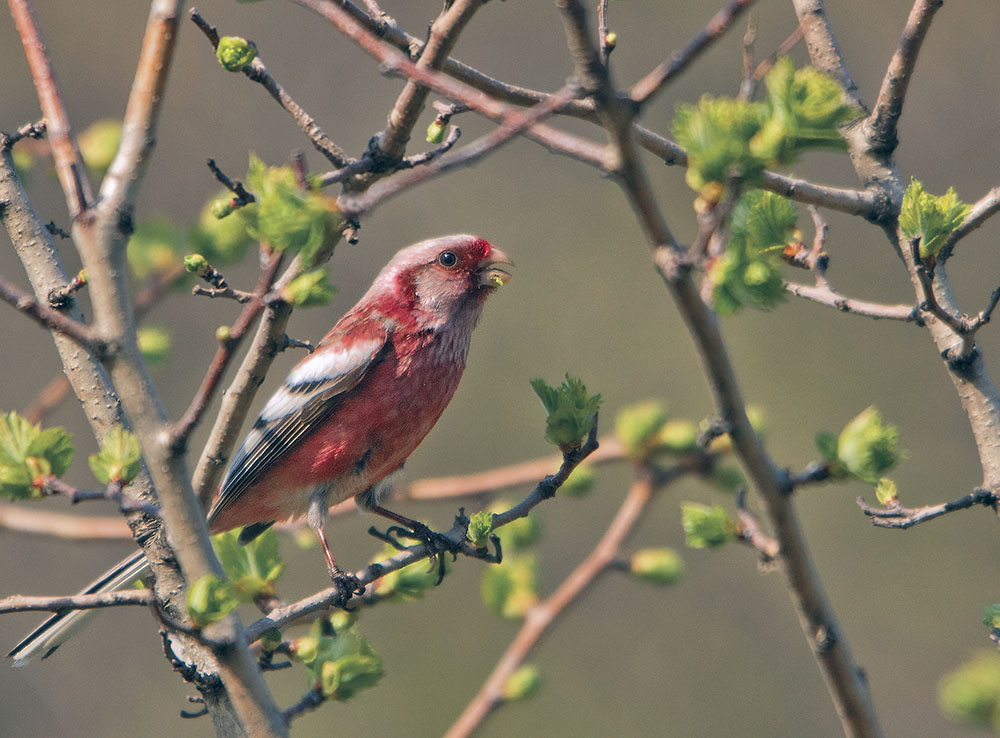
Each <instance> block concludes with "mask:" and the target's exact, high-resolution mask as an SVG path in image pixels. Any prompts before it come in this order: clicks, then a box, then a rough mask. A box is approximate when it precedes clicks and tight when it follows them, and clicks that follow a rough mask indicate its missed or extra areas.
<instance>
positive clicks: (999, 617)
mask: <svg viewBox="0 0 1000 738" xmlns="http://www.w3.org/2000/svg"><path fill="white" fill-rule="evenodd" d="M984 613H985V614H984V616H983V625H985V626H986V627H987V628H990V629H991V630H992V629H993V628H1000V603H994V604H992V605H987V606H986V608H985V610H984Z"/></svg>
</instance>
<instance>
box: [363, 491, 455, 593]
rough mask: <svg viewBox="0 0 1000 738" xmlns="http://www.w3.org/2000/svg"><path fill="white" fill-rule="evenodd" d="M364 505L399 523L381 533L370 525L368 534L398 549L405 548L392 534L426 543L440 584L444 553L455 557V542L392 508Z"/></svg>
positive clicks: (443, 570)
mask: <svg viewBox="0 0 1000 738" xmlns="http://www.w3.org/2000/svg"><path fill="white" fill-rule="evenodd" d="M365 507H366V509H368V510H370V511H371V512H373V513H375V514H376V515H381V516H382V517H383V518H388V519H389V520H392V521H394V522H396V523H399V525H398V526H396V525H393V526H390V527H389V528H388V529H386V532H385V533H381V532H380V531H378V530H377V529H376V528H375V526H372V527H371V528H369V529H368V533H369V534H371V535H373V536H375V537H376V538H378V539H380V540H383V541H386V542H388V543H390V544H392V545H393V546H395V547H396V548H399V549H402V548H405V546H403V545H402V544H401V543H399V541H398V539H396V538H394V537H393V535H396V536H403V537H405V538H413V539H414V540H418V541H422V542H423V543H425V544H427V547H428V548H429V549H430V550H431V552H432V554H433V555H432V557H431V566H432V567H433V566H434V564H435V563H436V564H437V568H438V579H437V584H440V583H441V580H442V579H444V573H445V558H444V555H445V553H450V554H451V555H452V558H453V560H454V559H455V558H457V555H456V553H455V544H453V543H452V542H451V541H450V540H449V539H448V537H447V536H445V535H443V534H441V533H438V532H436V531H433V530H431V529H430V528H428V527H427V526H426V525H424V524H423V523H421V522H419V521H417V520H413V519H412V518H408V517H406V516H405V515H400V514H399V513H395V512H393V511H392V510H387V509H386V508H384V507H382V506H381V505H377V504H367V505H365Z"/></svg>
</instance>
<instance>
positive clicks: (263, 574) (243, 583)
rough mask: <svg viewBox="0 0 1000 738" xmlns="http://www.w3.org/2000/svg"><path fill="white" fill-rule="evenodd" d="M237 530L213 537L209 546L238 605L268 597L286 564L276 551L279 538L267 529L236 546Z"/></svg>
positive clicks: (237, 543)
mask: <svg viewBox="0 0 1000 738" xmlns="http://www.w3.org/2000/svg"><path fill="white" fill-rule="evenodd" d="M239 536H240V531H239V530H238V529H234V530H230V531H226V532H225V533H219V534H218V535H215V536H212V546H213V547H214V548H215V553H216V555H217V556H218V557H219V562H220V563H221V564H222V568H223V569H225V570H226V576H227V577H229V579H230V580H231V581H232V584H233V592H234V593H235V595H236V596H237V597H238V598H239V599H240V601H241V602H248V601H250V600H252V599H254V598H256V597H260V596H265V597H271V596H273V595H274V593H275V585H276V583H277V581H278V577H280V576H281V574H282V573H283V572H284V570H285V562H284V561H283V560H282V559H281V554H280V553H279V552H278V536H277V535H276V534H275V532H274V530H273V529H271V530H266V531H264V532H263V533H261V534H260V535H259V536H257V537H256V538H254V539H253V540H252V541H250V542H249V543H247V544H245V545H241V544H240V543H239Z"/></svg>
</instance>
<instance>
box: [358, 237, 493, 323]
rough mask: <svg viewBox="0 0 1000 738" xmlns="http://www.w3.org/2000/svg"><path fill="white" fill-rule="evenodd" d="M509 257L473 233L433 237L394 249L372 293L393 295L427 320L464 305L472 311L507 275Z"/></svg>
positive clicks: (439, 318)
mask: <svg viewBox="0 0 1000 738" xmlns="http://www.w3.org/2000/svg"><path fill="white" fill-rule="evenodd" d="M512 267H513V262H511V260H510V258H509V257H508V256H507V255H506V254H505V253H504V252H503V251H501V250H500V249H498V248H496V247H495V246H493V244H491V243H490V242H489V241H487V240H486V239H483V238H479V237H478V236H470V235H464V234H463V235H457V236H442V237H440V238H432V239H429V240H427V241H421V242H420V243H417V244H414V245H413V246H408V247H407V248H405V249H402V250H401V251H399V252H398V253H397V254H396V255H395V256H394V257H393V258H392V261H390V262H389V263H388V264H387V265H386V266H385V268H384V269H383V270H382V272H381V273H380V274H379V276H378V278H377V279H376V280H375V283H374V284H373V285H372V290H371V293H374V294H392V295H394V296H395V297H396V298H397V299H398V300H399V301H400V303H401V304H402V305H405V306H406V307H407V308H409V309H411V310H417V311H419V312H420V313H423V314H424V315H425V316H426V317H427V318H428V319H430V322H445V321H447V320H448V319H449V318H451V317H452V316H455V315H457V314H458V313H460V312H462V311H463V310H466V309H470V308H471V309H473V310H474V311H475V312H476V313H477V314H478V311H479V308H481V307H482V304H483V301H484V300H485V299H486V297H487V295H489V294H490V293H491V292H493V291H494V290H496V288H497V287H500V286H502V285H503V284H505V283H506V282H507V281H509V280H510V278H511V268H512Z"/></svg>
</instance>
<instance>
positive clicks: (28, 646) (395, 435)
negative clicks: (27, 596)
mask: <svg viewBox="0 0 1000 738" xmlns="http://www.w3.org/2000/svg"><path fill="white" fill-rule="evenodd" d="M512 267H513V263H512V262H511V260H510V258H509V257H508V256H507V255H506V254H505V253H504V252H503V251H501V250H500V249H498V248H497V247H495V246H493V245H492V244H491V243H490V242H489V241H487V240H486V239H484V238H480V237H478V236H473V235H469V234H460V235H451V236H443V237H439V238H432V239H428V240H425V241H421V242H419V243H416V244H414V245H412V246H408V247H406V248H404V249H401V250H400V251H399V252H397V253H396V255H395V256H394V257H393V258H392V259H391V260H390V261H389V263H388V264H387V265H386V266H385V267H384V268H383V269H382V271H381V272H379V274H378V276H377V277H376V278H375V280H374V282H373V283H372V285H371V287H370V288H369V289H368V291H367V292H366V293H365V294H364V295H363V296H362V297H361V299H360V300H359V301H358V303H357V304H356V305H355V306H354V307H353V308H351V309H350V310H349V311H348V312H347V313H346V314H345V315H344V316H343V317H342V318H340V320H338V321H337V323H336V324H335V325H334V326H333V328H332V329H331V330H330V331H329V332H328V333H327V334H326V335H325V336H324V337H323V338H322V339H321V340H320V341H319V342H318V344H317V345H316V348H315V350H314V351H312V352H311V353H310V354H308V355H307V356H306V357H304V358H303V359H302V360H301V361H299V362H298V363H297V364H296V365H295V366H294V367H293V368H292V370H291V371H290V372H289V373H288V376H287V377H286V378H285V380H284V382H283V383H282V385H281V386H280V387H279V388H278V389H277V391H276V392H275V393H274V394H273V395H272V396H271V398H270V399H269V400H268V401H267V403H266V404H265V405H264V407H263V409H262V410H261V412H260V414H259V415H258V417H257V419H256V420H255V421H254V423H253V425H252V427H251V429H250V432H249V433H248V434H247V436H246V438H245V439H244V441H243V443H242V444H241V446H240V448H239V450H238V451H237V452H236V454H235V455H234V456H233V458H232V461H231V463H230V465H229V467H228V470H227V472H226V475H225V477H224V479H223V481H222V484H221V485H220V487H219V490H218V492H217V494H216V496H215V498H214V501H213V503H212V506H211V508H210V509H209V512H208V518H207V521H208V527H209V531H210V532H211V533H213V534H215V533H221V532H224V531H227V530H232V529H235V528H241V529H242V530H241V532H240V535H239V541H240V543H247V542H249V541H251V540H253V539H254V538H255V537H257V536H258V535H260V534H261V533H263V532H264V531H265V530H267V529H268V528H269V527H270V526H271V525H273V524H274V523H276V522H279V521H283V520H287V519H289V518H298V517H302V516H305V518H306V521H307V523H308V525H309V526H310V527H311V528H312V529H313V531H315V533H316V536H317V537H318V539H319V542H320V546H321V548H322V550H323V554H324V558H325V560H326V566H327V571H328V573H329V575H330V578H331V579H332V580H333V582H334V583H335V584H336V585H337V586H338V588H339V589H340V590H341V594H342V598H343V600H344V601H345V602H346V600H347V599H349V598H350V596H351V594H354V593H357V592H361V591H363V586H361V585H360V583H359V582H358V580H357V579H356V578H355V577H354V576H353V575H351V574H347V573H345V572H344V571H343V570H342V569H341V568H340V567H339V566H338V565H337V563H336V560H335V559H334V557H333V553H332V551H331V549H330V545H329V541H328V539H327V535H326V522H327V516H328V510H329V508H330V506H331V505H334V504H336V503H338V502H341V501H343V500H346V499H348V498H349V497H354V499H355V501H356V502H357V504H358V507H359V508H361V509H363V510H367V511H371V512H373V513H376V514H379V515H382V516H384V517H386V518H389V519H390V520H392V521H394V522H395V523H397V524H398V525H400V526H404V527H405V528H407V529H409V531H411V532H413V534H414V535H415V536H416V537H417V538H423V539H425V540H426V539H427V538H428V537H430V536H432V535H436V534H433V532H432V531H430V530H429V529H428V528H427V527H426V526H424V525H423V524H421V523H418V522H416V521H414V520H411V519H409V518H407V517H405V516H402V515H400V514H398V513H395V512H393V511H391V510H388V509H386V508H385V507H383V506H382V505H381V502H382V500H383V497H384V496H385V493H386V492H387V491H388V490H389V489H391V486H392V483H393V480H394V478H395V477H396V476H397V474H398V473H399V472H400V470H401V469H402V467H403V464H404V462H405V461H406V459H407V457H409V455H410V454H411V453H412V452H413V451H414V449H416V447H417V446H418V445H419V444H420V442H421V441H422V440H423V439H424V437H425V436H426V435H427V433H428V432H430V430H431V428H433V427H434V425H435V423H436V422H437V420H438V418H439V417H440V416H441V414H442V413H443V412H444V410H445V408H446V407H447V405H448V403H449V401H450V400H451V398H452V396H453V395H454V393H455V390H456V388H457V387H458V383H459V380H460V379H461V376H462V373H463V371H464V369H465V363H466V357H467V355H468V351H469V346H470V343H471V339H472V332H473V329H474V328H475V326H476V323H477V322H478V320H479V317H480V315H481V313H482V310H483V306H484V303H485V301H486V298H487V297H488V296H489V295H490V294H491V293H493V292H495V291H496V289H497V288H498V287H500V286H502V285H504V284H505V283H506V282H508V281H509V280H510V279H511V276H512V274H511V269H512ZM147 568H148V564H147V563H146V560H145V558H144V557H143V553H142V551H139V552H137V553H136V554H134V555H133V556H131V557H129V558H128V559H126V560H124V561H122V562H120V563H119V564H118V565H117V566H116V567H114V568H113V569H111V570H109V571H108V572H106V573H105V574H104V575H102V576H101V577H100V578H98V579H97V580H95V581H94V582H93V583H91V585H90V586H88V587H87V588H86V589H85V590H84V591H83V593H93V592H103V591H108V590H111V589H117V588H119V587H122V586H124V585H126V584H127V583H129V582H130V581H134V580H136V579H138V578H139V577H141V576H142V575H143V573H144V572H145V571H147ZM92 612H93V611H89V610H83V611H80V610H78V611H71V612H66V613H58V614H56V615H53V616H52V617H50V618H49V619H48V620H46V621H44V622H43V623H42V624H41V625H39V626H38V627H37V628H36V629H35V630H34V631H32V632H31V633H30V634H28V635H27V636H26V637H25V638H24V639H23V640H22V641H21V642H20V643H18V644H17V645H16V646H15V647H14V648H13V649H12V650H11V651H10V653H8V657H10V658H12V659H13V660H14V665H15V666H21V665H24V664H26V663H28V662H29V661H30V660H32V659H33V658H34V657H36V656H39V655H41V657H42V658H46V657H48V656H49V655H51V653H52V652H53V651H54V650H55V649H56V648H58V647H59V646H60V645H61V644H62V643H63V642H65V641H66V640H67V639H68V638H69V637H70V636H71V635H72V634H73V633H75V632H76V630H77V629H78V628H79V627H80V626H82V624H83V623H84V621H85V619H86V618H85V617H84V616H85V615H86V614H88V613H92Z"/></svg>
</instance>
